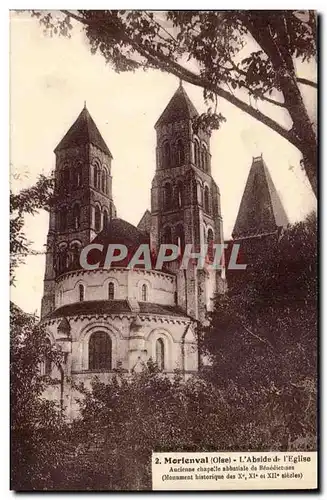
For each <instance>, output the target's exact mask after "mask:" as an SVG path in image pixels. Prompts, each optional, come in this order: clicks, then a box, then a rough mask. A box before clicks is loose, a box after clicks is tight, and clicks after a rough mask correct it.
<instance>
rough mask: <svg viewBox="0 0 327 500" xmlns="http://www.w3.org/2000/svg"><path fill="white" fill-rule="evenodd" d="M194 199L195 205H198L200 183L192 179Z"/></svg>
mask: <svg viewBox="0 0 327 500" xmlns="http://www.w3.org/2000/svg"><path fill="white" fill-rule="evenodd" d="M192 198H193V203H194V204H196V203H198V183H197V182H196V180H195V179H192Z"/></svg>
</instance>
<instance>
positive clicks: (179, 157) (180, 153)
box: [176, 139, 185, 167]
mask: <svg viewBox="0 0 327 500" xmlns="http://www.w3.org/2000/svg"><path fill="white" fill-rule="evenodd" d="M184 161H185V152H184V143H183V141H182V139H178V141H177V143H176V163H177V166H178V167H179V166H180V165H183V163H184Z"/></svg>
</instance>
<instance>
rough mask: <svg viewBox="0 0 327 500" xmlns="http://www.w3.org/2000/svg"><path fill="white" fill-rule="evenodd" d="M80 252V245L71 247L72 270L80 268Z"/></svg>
mask: <svg viewBox="0 0 327 500" xmlns="http://www.w3.org/2000/svg"><path fill="white" fill-rule="evenodd" d="M79 251H80V247H79V245H78V243H74V244H73V245H72V247H71V267H72V269H77V268H78V267H79Z"/></svg>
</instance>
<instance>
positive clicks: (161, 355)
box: [156, 339, 165, 371]
mask: <svg viewBox="0 0 327 500" xmlns="http://www.w3.org/2000/svg"><path fill="white" fill-rule="evenodd" d="M156 363H157V366H158V368H159V370H160V371H163V370H164V369H165V344H164V341H163V340H162V339H158V340H157V341H156Z"/></svg>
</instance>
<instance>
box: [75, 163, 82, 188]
mask: <svg viewBox="0 0 327 500" xmlns="http://www.w3.org/2000/svg"><path fill="white" fill-rule="evenodd" d="M75 179H76V187H77V188H79V187H81V185H82V165H77V167H76V170H75Z"/></svg>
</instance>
